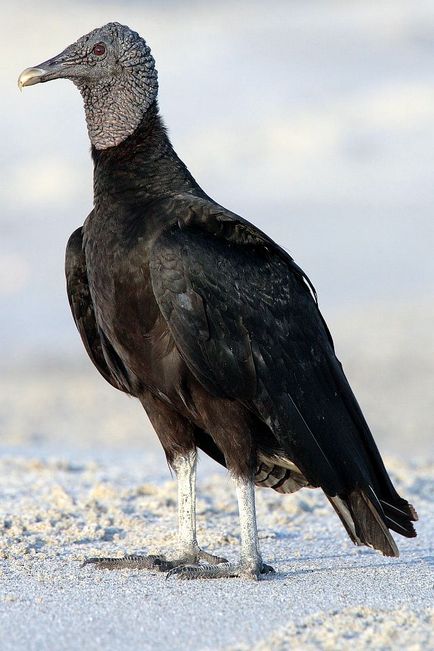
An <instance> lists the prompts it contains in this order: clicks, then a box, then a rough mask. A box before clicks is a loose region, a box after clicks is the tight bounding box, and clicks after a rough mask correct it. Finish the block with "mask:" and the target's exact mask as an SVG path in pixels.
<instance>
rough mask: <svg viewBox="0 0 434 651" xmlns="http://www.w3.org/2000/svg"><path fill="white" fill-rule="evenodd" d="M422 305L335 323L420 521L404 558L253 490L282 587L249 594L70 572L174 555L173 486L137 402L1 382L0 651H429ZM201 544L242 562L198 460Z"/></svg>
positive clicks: (314, 508) (57, 376)
mask: <svg viewBox="0 0 434 651" xmlns="http://www.w3.org/2000/svg"><path fill="white" fill-rule="evenodd" d="M420 309H421V311H420V313H419V315H418V313H417V311H416V310H415V309H413V308H412V309H411V310H408V309H407V310H404V309H402V310H401V311H398V312H397V311H395V312H393V311H392V312H390V310H386V311H384V310H383V311H381V310H371V311H370V312H369V313H364V314H363V315H362V316H363V323H364V327H363V328H360V323H361V321H360V316H361V315H360V314H359V315H357V314H353V316H352V317H351V318H350V316H349V315H346V316H345V318H342V319H338V318H336V319H334V323H332V326H333V331H334V333H335V339H336V341H337V346H338V349H339V351H340V356H341V357H342V359H343V360H344V361H345V362H346V363H345V366H346V368H347V371H348V374H349V375H350V377H351V380H352V383H353V385H354V386H355V388H356V389H357V394H358V395H359V397H360V400H361V402H362V405H363V406H364V408H365V411H366V412H367V415H368V418H369V420H370V422H371V423H372V425H373V429H374V430H375V431H376V433H377V434H376V436H377V439H378V441H379V443H380V446H381V448H382V449H383V450H385V451H386V462H387V465H388V468H389V470H390V472H391V474H392V476H393V479H394V481H395V482H396V484H397V486H398V488H399V491H400V492H401V493H402V494H403V495H405V497H407V498H408V499H409V500H410V501H411V502H412V503H413V504H414V505H415V507H416V508H417V510H418V512H419V515H420V523H418V527H417V529H418V537H417V538H416V539H413V540H404V539H402V538H399V537H398V536H397V537H396V538H397V542H398V545H399V548H400V550H401V556H400V558H399V559H386V558H383V557H382V556H380V555H379V554H377V553H375V552H373V551H371V550H369V549H366V548H356V547H354V546H353V545H352V544H351V542H350V541H349V540H348V539H347V538H346V534H345V532H344V530H343V528H342V526H341V524H340V522H339V521H338V519H337V518H336V516H335V515H334V513H333V512H332V510H331V508H330V507H329V505H328V503H327V502H326V500H325V499H324V497H323V496H322V495H321V493H320V492H318V491H309V490H303V491H300V492H299V493H297V494H296V495H292V496H280V495H277V494H274V493H273V492H272V491H267V490H259V491H258V493H257V502H258V521H259V531H260V538H261V545H262V549H263V555H264V558H265V560H266V561H267V562H269V563H271V564H272V565H273V566H274V567H275V569H276V574H275V575H272V576H269V577H266V578H265V579H264V580H262V581H260V582H257V583H255V582H247V581H243V580H238V579H232V580H216V581H209V582H207V581H190V582H185V581H178V580H176V579H169V580H167V581H166V580H165V577H164V575H162V574H159V573H154V572H145V571H144V572H139V571H126V570H123V571H121V572H110V571H96V570H95V569H94V568H92V567H85V568H81V567H80V565H81V562H82V560H83V559H85V558H86V557H89V556H94V555H108V554H114V555H122V554H123V553H125V552H137V551H139V552H143V553H149V552H159V551H165V552H169V551H170V549H171V548H173V545H174V542H175V537H176V484H175V481H174V480H173V478H172V477H171V475H170V473H169V471H168V469H167V466H166V464H165V460H164V457H163V454H162V451H161V450H160V448H159V446H158V444H157V443H156V442H155V436H154V435H153V433H152V431H151V429H150V428H149V426H148V425H147V424H146V421H145V419H144V416H143V413H142V411H141V409H140V407H139V405H138V404H137V403H136V402H135V401H132V400H128V399H126V398H125V397H124V396H122V395H121V394H118V393H117V392H115V391H113V390H112V389H111V388H110V387H109V386H106V385H105V383H104V381H103V380H100V379H99V378H98V376H97V374H96V373H94V372H93V370H92V369H91V368H89V367H81V366H80V365H78V366H76V367H67V368H66V367H65V368H62V367H60V366H59V364H51V366H45V367H44V368H41V367H40V366H33V367H30V366H29V367H26V368H23V367H21V368H15V369H12V368H9V369H2V375H1V379H0V394H1V400H0V427H1V446H0V559H1V560H0V574H1V576H0V585H1V592H0V648H1V649H2V651H8V650H12V649H13V650H14V651H16V650H17V649H18V650H21V649H23V650H24V649H26V650H32V649H35V650H38V651H40V650H41V651H43V650H44V649H49V650H50V651H51V650H56V651H57V650H59V651H61V650H63V649H68V650H76V649H77V650H78V649H80V650H81V649H86V650H87V649H89V650H92V649H101V648H104V649H105V648H107V649H114V650H117V649H119V650H121V649H122V650H123V649H132V650H136V649H137V650H139V649H140V650H144V649H145V650H146V649H150V650H154V649H176V650H178V649H179V650H182V649H185V650H187V649H188V650H191V651H194V650H199V649H200V650H206V649H227V650H232V651H235V650H237V651H241V650H244V651H245V650H247V649H255V650H257V651H265V650H266V649H333V650H334V649H347V648H348V647H349V646H350V645H351V647H352V648H353V649H356V650H357V649H370V650H371V649H414V650H416V649H421V650H423V651H426V650H429V649H434V636H433V630H434V571H433V565H434V552H433V540H434V506H433V495H434V466H433V463H432V461H433V459H432V447H431V442H432V435H433V427H432V424H431V422H430V419H431V414H432V408H431V405H432V395H431V394H432V386H433V359H434V357H433V356H432V355H431V354H428V353H429V351H430V349H429V345H430V341H431V333H430V332H429V324H430V322H432V320H431V319H430V314H431V313H430V312H429V310H427V309H425V308H424V309H423V310H422V308H420ZM422 316H425V318H424V319H422ZM416 317H418V318H416ZM332 321H333V319H332ZM421 324H425V325H421ZM198 534H199V540H200V542H201V544H202V545H203V546H204V547H206V548H208V549H210V550H212V551H215V552H217V553H218V554H220V555H224V556H226V557H228V558H230V559H235V558H236V557H237V554H238V545H239V538H238V536H239V529H238V521H237V508H236V501H235V496H234V490H233V487H232V485H231V481H230V479H229V478H228V477H227V475H226V473H225V472H224V471H223V470H221V469H219V468H218V467H217V466H216V465H215V464H214V463H213V462H211V461H210V460H207V459H206V458H203V459H201V461H200V466H199V501H198Z"/></svg>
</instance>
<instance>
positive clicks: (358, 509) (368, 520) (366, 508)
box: [328, 486, 417, 556]
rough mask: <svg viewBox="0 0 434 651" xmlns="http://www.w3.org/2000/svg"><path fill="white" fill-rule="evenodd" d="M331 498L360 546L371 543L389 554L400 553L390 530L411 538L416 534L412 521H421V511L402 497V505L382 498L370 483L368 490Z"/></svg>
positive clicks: (397, 554)
mask: <svg viewBox="0 0 434 651" xmlns="http://www.w3.org/2000/svg"><path fill="white" fill-rule="evenodd" d="M328 499H329V500H330V503H331V505H332V506H333V508H334V509H335V511H336V513H337V514H338V516H339V517H340V519H341V521H342V524H343V525H344V527H345V529H346V531H347V533H348V535H349V537H350V538H351V540H352V541H353V543H354V544H356V545H368V546H369V547H373V548H374V549H378V550H379V551H381V552H382V553H383V554H384V555H385V556H399V551H398V548H397V546H396V544H395V541H394V540H393V537H392V535H391V533H390V531H389V529H392V530H393V531H396V532H397V533H399V534H401V535H402V536H406V537H407V538H413V537H414V536H416V532H415V530H414V527H413V525H412V521H415V520H417V513H416V511H415V510H414V508H413V507H412V506H411V504H408V502H406V501H405V500H403V499H402V498H399V500H400V502H399V506H395V505H393V504H389V503H388V502H385V501H384V500H381V499H378V498H377V496H376V495H375V493H374V491H373V490H372V488H371V487H370V486H369V487H368V488H367V490H361V489H356V490H353V491H352V492H351V493H350V494H349V495H348V496H346V497H340V496H336V497H330V496H328Z"/></svg>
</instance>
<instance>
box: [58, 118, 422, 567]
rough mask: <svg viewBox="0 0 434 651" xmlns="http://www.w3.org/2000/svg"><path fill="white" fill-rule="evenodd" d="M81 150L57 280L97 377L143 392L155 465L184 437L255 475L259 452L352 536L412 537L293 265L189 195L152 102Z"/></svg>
mask: <svg viewBox="0 0 434 651" xmlns="http://www.w3.org/2000/svg"><path fill="white" fill-rule="evenodd" d="M93 156H94V160H95V190H96V192H95V199H96V201H95V208H94V211H93V212H92V213H91V215H90V216H89V217H88V219H87V221H86V223H85V225H84V227H83V229H82V234H81V233H80V231H76V232H75V233H74V234H73V235H72V237H71V239H70V241H69V244H68V248H67V255H66V275H67V281H68V295H69V298H70V303H71V307H72V311H73V315H74V318H75V321H76V324H77V327H78V329H79V331H80V334H81V336H82V339H83V342H84V344H85V347H86V350H87V351H88V353H89V355H90V357H91V359H92V361H93V362H94V364H95V365H96V366H97V368H98V370H99V371H100V372H101V373H102V375H103V376H104V377H105V378H106V379H107V380H108V381H109V382H111V384H113V385H114V386H116V387H117V388H119V389H121V390H123V391H126V392H128V393H130V394H132V395H135V396H137V397H138V398H139V399H140V400H141V401H142V403H143V404H144V406H145V409H146V410H147V411H148V413H149V416H150V419H151V421H152V422H153V424H154V426H155V428H156V430H157V434H159V436H160V438H161V440H162V443H163V446H164V448H165V450H166V453H167V456H168V459H169V461H171V460H172V458H173V455H174V454H175V453H176V452H179V451H180V450H184V449H186V448H188V447H189V446H191V445H198V446H199V447H202V448H204V449H205V451H208V452H210V454H211V456H213V457H215V458H217V460H218V461H220V462H224V463H225V464H226V465H227V466H228V468H229V469H230V470H232V471H233V472H235V473H245V474H248V473H249V472H251V471H253V472H256V471H257V470H258V467H259V465H260V463H259V455H262V456H264V457H265V458H271V459H273V458H274V459H276V463H275V465H276V466H278V461H277V460H278V459H283V460H287V461H288V462H290V463H293V464H295V466H296V467H297V468H298V469H299V471H301V473H300V474H302V475H303V477H304V478H305V480H306V481H301V484H302V485H303V484H304V485H309V486H320V487H321V488H323V490H324V492H325V493H326V495H327V496H329V497H335V496H337V497H338V498H340V499H339V500H338V501H336V500H335V501H334V502H333V504H334V506H335V508H337V511H338V513H339V514H340V515H341V517H344V516H342V506H341V504H342V503H343V504H344V505H345V506H346V508H347V509H348V511H349V513H350V515H351V520H352V521H353V522H354V531H353V533H352V534H351V535H352V538H353V539H354V540H357V541H359V542H362V543H368V544H370V545H373V546H374V547H376V548H379V549H381V551H383V552H384V553H386V554H396V547H395V546H394V544H393V543H392V542H391V538H390V536H389V535H388V531H387V528H390V529H392V530H394V531H397V532H398V533H400V534H402V535H405V536H413V535H415V532H414V529H413V526H412V524H411V520H413V519H415V513H414V510H413V509H412V508H411V507H410V506H409V505H408V504H407V502H406V501H405V500H403V499H402V498H400V497H399V496H398V494H397V493H396V491H395V489H394V488H393V486H392V483H391V481H390V479H389V477H388V474H387V472H386V470H385V468H384V465H383V462H382V460H381V457H380V454H379V452H378V450H377V447H376V445H375V442H374V440H373V437H372V435H371V432H370V430H369V428H368V426H367V424H366V421H365V419H364V417H363V414H362V412H361V410H360V408H359V405H358V403H357V401H356V399H355V397H354V395H353V393H352V391H351V388H350V386H349V384H348V382H347V379H346V377H345V375H344V372H343V370H342V367H341V364H340V363H339V361H338V360H337V358H336V356H335V353H334V348H333V342H332V339H331V337H330V333H329V331H328V329H327V326H326V324H325V322H324V319H323V318H322V316H321V314H320V312H319V309H318V304H317V300H316V296H315V293H314V291H313V289H312V285H311V283H310V281H309V280H308V279H307V277H306V276H305V275H304V273H303V272H302V271H301V270H300V268H299V267H298V266H297V265H296V264H295V263H294V261H293V260H292V258H291V257H290V256H289V255H288V254H287V253H286V252H285V251H284V250H283V249H281V248H280V247H279V246H278V245H276V244H275V243H274V242H273V241H272V240H270V238H268V237H267V236H266V235H265V234H264V233H262V232H261V231H259V230H258V229H257V228H256V227H255V226H253V225H252V224H250V223H249V222H247V221H245V220H244V219H242V218H241V217H238V216H237V215H235V214H234V213H231V212H230V211H228V210H226V209H225V208H223V207H222V206H220V205H218V204H217V203H215V202H214V201H213V200H211V199H210V198H209V197H207V196H206V195H205V194H204V192H203V191H202V190H201V189H200V188H199V186H198V185H197V184H196V183H195V181H194V180H193V179H192V177H191V175H190V174H189V173H188V171H187V170H186V168H185V166H184V165H183V163H181V161H180V160H179V159H178V157H177V156H176V154H175V153H174V152H173V149H172V147H171V146H170V144H169V141H168V138H167V135H166V132H165V130H164V128H163V127H162V124H161V121H160V118H159V116H158V111H157V107H156V106H154V107H153V109H152V111H150V112H149V113H148V114H147V116H146V117H145V119H144V120H143V123H142V124H141V125H140V127H139V129H137V131H136V132H135V133H134V134H133V135H132V136H131V137H130V138H128V139H127V140H125V141H124V142H123V143H122V144H121V145H119V146H118V147H116V148H113V149H110V150H107V151H103V152H97V151H96V150H94V151H93ZM86 278H87V279H88V282H89V285H88V284H86ZM89 287H90V289H89ZM228 413H229V414H230V418H228ZM163 414H164V415H163ZM174 421H177V425H176V427H173V422H174ZM167 428H168V429H167ZM172 428H173V430H172ZM198 431H200V432H201V434H198ZM204 433H206V435H205V434H204ZM237 437H238V439H239V440H237ZM211 441H212V444H211ZM269 466H270V464H269ZM278 488H279V486H278ZM336 505H337V506H336ZM340 507H341V508H340ZM344 522H346V520H345V517H344Z"/></svg>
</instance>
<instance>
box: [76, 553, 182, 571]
mask: <svg viewBox="0 0 434 651" xmlns="http://www.w3.org/2000/svg"><path fill="white" fill-rule="evenodd" d="M85 565H94V566H95V567H96V568H97V569H99V570H123V569H129V570H158V571H159V572H166V571H167V570H168V569H170V568H171V567H172V565H171V564H170V562H169V561H167V560H166V559H165V557H164V556H139V555H136V554H131V555H128V556H123V557H121V558H105V557H95V558H88V559H86V560H85V561H84V562H83V563H82V565H81V567H84V566H85Z"/></svg>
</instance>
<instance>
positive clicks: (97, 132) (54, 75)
mask: <svg viewBox="0 0 434 651" xmlns="http://www.w3.org/2000/svg"><path fill="white" fill-rule="evenodd" d="M59 78H60V79H62V78H63V79H70V80H71V81H73V82H74V84H75V85H76V86H77V87H78V89H79V90H80V93H81V94H82V96H83V99H84V108H85V112H86V122H87V129H88V132H89V137H90V140H91V142H92V144H93V145H95V147H96V148H97V149H107V148H108V147H114V146H116V145H118V144H119V143H121V142H122V141H123V140H125V138H127V137H128V136H129V135H131V134H132V133H133V131H134V130H135V129H136V128H137V127H138V125H139V123H140V121H141V120H142V118H143V116H144V114H145V113H146V111H147V109H148V108H149V106H150V105H151V104H152V103H153V101H154V100H155V98H156V96H157V91H158V81H157V71H156V69H155V61H154V58H153V57H152V55H151V51H150V49H149V47H148V45H147V44H146V42H145V41H144V40H143V39H142V38H141V37H140V36H139V35H138V34H137V33H136V32H133V31H132V30H131V29H130V28H129V27H126V26H124V25H120V24H119V23H108V24H107V25H104V27H100V28H98V29H94V30H93V31H92V32H90V33H89V34H86V35H85V36H82V37H81V38H79V39H78V41H76V42H75V43H73V44H72V45H70V46H69V47H67V48H66V50H64V51H63V52H61V53H60V54H58V55H57V56H55V57H53V58H52V59H49V60H48V61H45V62H44V63H41V64H40V65H38V66H36V67H35V68H27V69H26V70H24V71H23V72H22V73H21V75H20V77H19V79H18V85H19V86H20V88H21V87H23V86H32V85H33V84H37V83H40V82H45V81H50V80H51V79H59Z"/></svg>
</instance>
